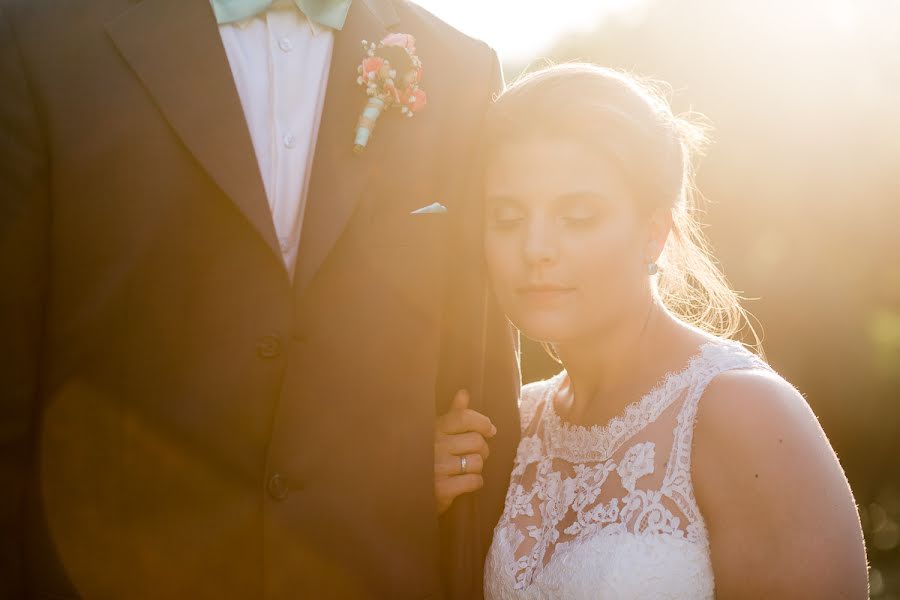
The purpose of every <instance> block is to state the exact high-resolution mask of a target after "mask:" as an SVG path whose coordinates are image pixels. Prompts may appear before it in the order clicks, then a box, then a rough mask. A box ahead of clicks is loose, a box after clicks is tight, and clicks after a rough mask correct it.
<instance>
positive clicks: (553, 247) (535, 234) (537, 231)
mask: <svg viewBox="0 0 900 600" xmlns="http://www.w3.org/2000/svg"><path fill="white" fill-rule="evenodd" d="M558 253H559V251H558V248H557V240H556V236H555V235H554V232H553V231H552V228H551V227H548V226H547V225H546V224H543V223H541V222H539V221H537V220H535V221H534V222H532V223H531V226H530V227H529V228H528V233H527V236H526V238H525V245H524V248H523V254H524V256H525V261H526V262H527V263H528V264H531V265H546V264H551V263H553V262H554V261H556V259H557V256H558Z"/></svg>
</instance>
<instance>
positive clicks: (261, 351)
mask: <svg viewBox="0 0 900 600" xmlns="http://www.w3.org/2000/svg"><path fill="white" fill-rule="evenodd" d="M256 354H258V355H259V357H260V358H277V357H278V356H280V355H281V338H280V337H278V336H277V335H264V336H263V337H261V338H260V339H259V341H258V342H257V343H256Z"/></svg>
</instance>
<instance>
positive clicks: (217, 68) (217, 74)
mask: <svg viewBox="0 0 900 600" xmlns="http://www.w3.org/2000/svg"><path fill="white" fill-rule="evenodd" d="M107 30H108V32H109V34H110V36H111V37H112V40H113V42H114V43H115V44H116V46H117V47H118V48H119V51H120V52H121V54H122V56H123V57H124V59H125V60H126V61H127V62H128V63H129V65H130V66H131V68H132V69H133V70H134V71H135V73H136V74H137V76H138V77H139V78H140V80H141V81H142V82H143V84H144V86H145V87H146V88H147V90H148V92H149V93H150V94H151V95H152V97H153V99H154V100H155V102H156V103H157V105H158V106H159V109H160V110H161V111H162V113H163V114H164V115H165V117H166V119H167V120H168V121H169V123H170V124H171V126H172V128H173V129H174V130H175V131H176V132H177V133H178V135H179V136H180V137H181V139H182V141H183V142H184V144H185V145H186V146H187V148H188V149H189V150H190V151H191V153H193V155H194V156H195V157H196V159H197V161H198V162H199V163H200V164H201V165H202V166H203V168H204V169H205V170H206V171H207V173H208V174H209V175H210V177H212V179H213V180H214V181H215V182H216V184H217V185H218V186H219V187H220V188H221V189H222V191H223V192H225V194H226V195H228V196H229V197H230V198H231V200H232V201H233V202H234V203H235V204H236V205H237V207H238V209H239V210H240V211H241V212H242V213H243V214H244V216H245V217H246V218H247V220H248V221H249V222H250V223H251V224H252V226H253V227H254V228H255V229H256V230H257V231H258V232H259V234H260V235H261V236H262V237H263V239H264V240H265V242H266V243H267V244H268V246H269V247H270V248H271V249H272V251H273V252H274V253H275V254H276V255H277V257H278V260H281V251H280V249H279V248H278V242H277V237H276V234H275V226H274V224H273V222H272V216H271V211H270V209H269V205H268V201H267V200H266V193H265V188H264V187H263V183H262V178H261V176H260V174H259V166H258V163H257V161H256V155H255V153H254V150H253V143H252V141H251V139H250V132H249V130H248V128H247V124H246V120H245V118H244V113H243V109H242V108H241V102H240V97H239V96H238V93H237V88H236V87H235V84H234V79H233V77H232V74H231V68H230V66H229V64H228V58H227V56H226V55H225V49H224V47H223V46H222V41H221V38H220V36H219V30H218V26H217V24H216V20H215V17H214V16H213V12H212V9H211V7H210V5H209V2H206V1H203V0H143V1H142V2H141V3H140V4H137V5H136V6H134V7H132V8H131V9H129V10H128V11H127V12H126V13H124V14H123V15H121V16H119V17H118V18H117V19H115V20H114V21H113V22H112V23H110V24H108V26H107Z"/></svg>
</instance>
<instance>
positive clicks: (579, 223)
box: [559, 215, 596, 227]
mask: <svg viewBox="0 0 900 600" xmlns="http://www.w3.org/2000/svg"><path fill="white" fill-rule="evenodd" d="M559 220H560V221H562V223H563V225H568V226H570V227H586V226H588V225H593V224H594V221H595V220H596V216H594V215H591V216H589V217H560V218H559Z"/></svg>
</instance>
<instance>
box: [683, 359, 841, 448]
mask: <svg viewBox="0 0 900 600" xmlns="http://www.w3.org/2000/svg"><path fill="white" fill-rule="evenodd" d="M695 437H696V439H697V440H698V442H700V441H701V440H716V441H717V443H723V444H725V445H726V446H730V447H735V449H738V447H740V446H742V445H749V448H747V449H748V450H754V451H756V450H763V449H764V448H765V446H766V445H767V444H769V443H771V442H772V441H776V442H777V443H779V444H785V443H788V444H793V443H820V442H824V443H826V444H827V440H826V439H825V435H824V432H823V431H822V428H821V426H820V425H819V422H818V419H817V418H816V416H815V414H814V413H813V411H812V408H811V407H810V405H809V403H808V402H807V401H806V398H804V397H803V395H802V394H800V392H799V391H798V390H797V388H796V387H794V386H793V385H792V384H791V383H789V382H788V381H787V380H785V379H784V378H783V377H781V376H780V375H778V374H777V373H775V372H773V371H766V370H764V369H738V370H733V371H726V372H724V373H721V374H719V375H718V376H716V377H715V378H714V379H713V380H712V381H711V382H710V384H709V385H708V386H707V388H706V390H705V391H704V393H703V396H702V398H701V400H700V406H699V408H698V415H697V424H696V428H695ZM817 440H818V441H817Z"/></svg>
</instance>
